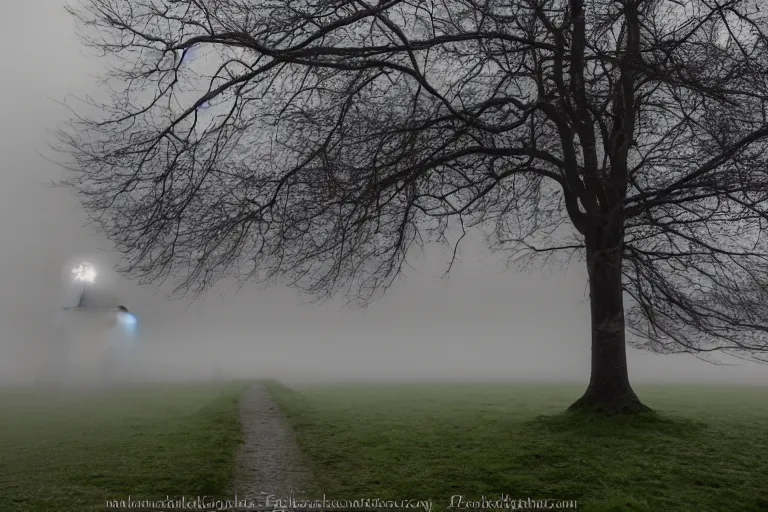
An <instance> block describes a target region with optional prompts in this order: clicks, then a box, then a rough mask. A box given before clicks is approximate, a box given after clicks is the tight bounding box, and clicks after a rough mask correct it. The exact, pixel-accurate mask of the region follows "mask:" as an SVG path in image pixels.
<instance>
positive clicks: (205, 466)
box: [0, 384, 243, 512]
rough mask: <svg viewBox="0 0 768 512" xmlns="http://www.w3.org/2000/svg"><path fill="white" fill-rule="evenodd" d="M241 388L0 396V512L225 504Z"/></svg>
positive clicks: (0, 392) (27, 392) (237, 437)
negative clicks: (174, 500)
mask: <svg viewBox="0 0 768 512" xmlns="http://www.w3.org/2000/svg"><path fill="white" fill-rule="evenodd" d="M242 388H243V385H242V384H220V385H215V384H210V385H184V386H182V385H167V386H145V387H141V388H135V389H131V390H127V389H124V390H111V391H100V392H96V391H92V392H90V393H80V394H73V393H64V392H58V393H55V392H51V391H49V392H43V391H39V390H32V389H16V390H7V389H6V390H0V511H2V512H15V511H18V512H35V511H40V512H42V511H46V512H48V511H54V510H55V511H56V512H67V511H72V512H75V511H76V512H85V511H96V510H99V511H103V510H104V509H105V506H106V500H124V499H127V497H128V495H129V494H130V495H131V497H132V498H137V499H138V498H143V499H154V500H157V499H163V498H165V497H166V495H171V496H173V495H184V496H197V495H200V496H202V495H208V496H222V495H223V494H224V493H225V492H226V490H227V487H228V486H229V484H230V483H231V481H232V477H233V471H234V461H235V453H236V449H237V446H238V444H239V442H240V428H239V423H238V418H237V400H238V397H239V394H240V392H241V390H242Z"/></svg>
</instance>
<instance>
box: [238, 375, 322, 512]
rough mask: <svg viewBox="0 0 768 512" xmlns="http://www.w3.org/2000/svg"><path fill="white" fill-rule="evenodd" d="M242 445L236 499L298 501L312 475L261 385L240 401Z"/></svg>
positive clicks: (285, 423) (279, 412)
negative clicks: (291, 497) (269, 496)
mask: <svg viewBox="0 0 768 512" xmlns="http://www.w3.org/2000/svg"><path fill="white" fill-rule="evenodd" d="M240 421H241V424H242V429H243V445H242V446H241V447H240V452H239V453H238V458H237V463H238V466H237V467H238V474H237V481H236V491H237V495H238V499H245V500H248V501H253V500H255V501H257V502H263V501H264V499H265V498H266V496H267V495H270V494H271V495H273V496H275V497H279V498H282V499H287V498H288V497H289V496H290V495H291V493H293V495H294V496H296V497H299V496H300V495H301V494H303V492H304V491H305V490H306V488H305V486H306V485H307V484H308V483H309V482H310V481H311V478H312V475H311V473H310V471H309V470H308V469H307V466H306V465H305V464H304V458H303V456H302V454H301V452H300V451H299V448H298V446H297V445H296V441H295V440H294V437H293V432H292V431H291V429H290V427H289V426H288V424H287V422H286V419H285V416H284V415H283V412H282V411H281V410H280V408H279V407H278V406H277V404H275V402H274V401H273V400H272V398H271V397H270V396H269V393H267V390H266V389H265V388H264V386H263V385H262V384H255V385H254V386H252V387H250V388H248V389H247V390H246V391H245V392H244V393H243V396H242V397H241V399H240Z"/></svg>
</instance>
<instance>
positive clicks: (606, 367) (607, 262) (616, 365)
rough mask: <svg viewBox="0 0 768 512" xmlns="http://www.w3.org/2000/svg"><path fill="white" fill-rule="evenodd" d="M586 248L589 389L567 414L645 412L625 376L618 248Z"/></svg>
mask: <svg viewBox="0 0 768 512" xmlns="http://www.w3.org/2000/svg"><path fill="white" fill-rule="evenodd" d="M589 245H592V244H588V247H587V270H588V272H589V303H590V309H591V321H592V374H591V377H590V380H589V386H588V387H587V390H586V391H585V392H584V395H583V396H582V397H581V398H579V399H578V400H577V401H576V402H575V403H574V404H573V405H571V406H570V407H569V408H568V410H569V411H582V410H583V411H593V412H606V413H635V412H642V411H648V410H649V409H648V407H646V406H645V405H643V404H642V403H641V402H640V400H639V399H638V398H637V395H635V392H634V391H633V390H632V386H630V384H629V374H628V373H627V347H626V338H625V330H624V298H623V290H622V282H621V263H622V257H621V249H620V244H617V245H618V247H614V248H610V249H596V248H590V247H589Z"/></svg>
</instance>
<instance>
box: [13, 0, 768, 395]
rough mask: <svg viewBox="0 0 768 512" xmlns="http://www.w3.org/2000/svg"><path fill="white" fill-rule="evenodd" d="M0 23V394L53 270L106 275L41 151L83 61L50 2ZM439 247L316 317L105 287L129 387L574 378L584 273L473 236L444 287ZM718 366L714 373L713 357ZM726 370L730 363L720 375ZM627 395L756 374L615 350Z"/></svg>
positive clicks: (251, 303) (90, 64)
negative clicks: (131, 338) (124, 337)
mask: <svg viewBox="0 0 768 512" xmlns="http://www.w3.org/2000/svg"><path fill="white" fill-rule="evenodd" d="M4 11H5V13H4V14H5V15H4V16H3V17H2V19H1V20H0V27H1V28H2V30H1V31H0V42H2V46H1V47H2V49H3V66H4V67H3V80H2V81H1V82H0V90H1V94H0V102H2V116H0V119H1V120H0V130H1V131H2V137H0V146H1V147H2V150H1V151H0V161H1V167H0V168H1V169H2V172H1V173H0V181H1V183H0V212H1V213H2V214H1V215H0V240H2V249H1V251H2V252H0V255H1V257H0V383H3V384H11V383H14V384H19V383H29V382H34V381H37V380H39V379H40V378H41V376H45V374H46V372H48V371H49V370H48V369H49V368H50V364H51V360H52V359H53V360H54V363H55V360H56V358H55V357H53V358H52V357H51V356H52V354H55V353H56V352H55V347H56V346H57V345H56V343H57V342H58V341H59V338H58V336H60V333H58V331H57V321H58V320H57V319H59V318H60V317H61V307H62V301H63V290H62V279H61V273H62V268H64V267H65V266H66V265H67V262H68V261H70V260H71V258H73V257H78V255H88V257H89V258H95V259H96V260H98V261H99V264H100V265H104V266H107V267H108V266H109V265H110V264H111V263H114V261H116V259H115V256H114V255H111V254H109V253H108V252H103V251H102V250H103V249H105V248H107V247H109V244H108V243H107V242H106V241H104V240H102V239H100V238H99V237H98V236H96V235H95V234H94V233H93V230H92V229H91V228H90V227H88V226H86V225H85V216H84V213H83V212H82V210H81V209H80V207H79V204H78V202H77V200H76V198H74V197H73V196H72V195H71V194H69V193H68V192H67V191H65V190H62V189H55V188H52V187H50V186H48V185H47V184H46V183H47V182H49V181H50V180H55V179H57V178H60V177H61V176H62V175H61V174H60V172H61V171H60V170H59V169H58V168H57V167H56V165H54V164H52V163H50V162H48V161H46V160H45V159H44V158H42V157H41V156H40V154H38V152H43V153H45V152H46V150H47V149H46V148H47V146H46V145H47V144H48V143H49V142H50V141H51V136H50V131H51V130H52V129H54V128H55V127H56V126H57V124H58V123H60V122H61V121H63V120H65V119H66V118H67V117H68V116H69V115H70V114H69V112H68V111H67V110H66V109H65V108H64V107H62V106H61V105H59V104H57V103H56V101H61V100H63V99H64V97H65V95H67V94H69V93H71V94H76V95H79V96H83V95H84V94H86V93H87V92H88V91H89V90H93V77H92V76H91V74H93V73H96V72H98V67H99V61H98V60H94V59H92V58H90V57H87V56H86V55H85V50H84V49H82V48H81V47H80V46H79V42H78V41H77V39H76V37H75V35H74V32H73V29H74V23H73V21H72V20H71V19H69V17H68V16H67V15H66V14H65V13H64V11H63V8H62V6H61V4H60V3H59V2H58V1H57V0H38V1H36V2H8V3H7V5H4ZM449 256H450V255H449V253H448V252H447V250H445V249H439V248H430V249H429V251H428V252H427V253H426V254H425V255H423V256H419V255H416V254H414V255H413V258H412V259H411V263H412V265H413V269H408V271H407V276H406V277H405V278H404V279H401V280H399V281H398V282H397V283H396V284H395V285H394V286H393V287H392V288H391V289H390V290H389V291H388V293H387V294H386V295H385V296H384V297H383V298H382V299H381V300H379V301H377V302H375V303H373V304H371V305H370V306H369V307H368V308H366V309H351V308H348V307H346V305H345V303H344V301H343V300H342V299H339V300H334V301H330V302H326V303H323V304H311V303H308V301H309V300H310V298H308V297H302V296H300V295H298V294H297V293H296V292H295V291H294V290H291V289H288V288H285V287H272V288H267V289H264V288H261V287H257V286H246V287H244V288H243V289H242V290H240V291H239V293H235V292H236V291H237V289H236V287H235V286H234V285H232V284H229V283H222V284H221V286H218V287H217V289H215V290H214V291H212V292H210V293H209V294H208V295H206V296H205V297H203V298H201V299H199V300H197V301H195V302H192V303H190V301H188V300H170V299H168V298H167V295H166V293H165V291H164V290H161V289H160V288H158V287H153V286H138V285H137V284H135V283H130V282H127V281H125V280H123V279H116V281H115V283H113V284H111V285H110V286H112V287H113V289H114V291H115V293H116V294H117V295H119V297H120V300H121V303H122V304H125V305H126V306H127V307H128V308H129V309H130V310H131V311H132V312H134V313H135V314H136V315H137V317H138V318H139V319H140V332H139V337H140V339H139V344H140V346H141V355H140V359H141V361H140V365H139V369H138V370H136V372H135V374H134V377H135V378H140V379H142V380H146V379H147V378H152V379H198V378H203V379H208V378H211V377H225V378H251V377H264V376H270V377H278V378H282V379H285V380H286V381H290V380H297V379H302V380H304V379H309V380H350V379H369V380H370V379H373V380H417V379H418V380H423V379H427V380H435V379H438V380H459V379H461V380H498V379H508V380H520V381H528V380H535V381H554V380H558V381H573V382H582V383H584V384H586V382H587V380H588V378H589V359H590V352H589V351H590V348H589V314H588V304H587V302H586V288H585V283H586V275H585V274H586V271H585V270H584V268H583V267H582V264H580V263H574V264H573V265H572V266H571V267H570V268H569V269H567V270H564V271H560V272H554V271H553V270H552V269H548V270H546V271H544V272H533V273H530V274H529V273H521V272H514V271H511V270H506V269H505V267H504V265H503V256H502V255H492V254H490V253H489V251H487V250H486V249H485V246H484V244H483V243H482V240H481V239H480V237H478V236H475V237H469V238H468V239H467V240H466V243H463V244H462V246H461V250H460V252H459V261H458V262H457V263H456V265H455V266H454V268H453V271H452V272H451V274H450V276H449V277H447V278H445V277H442V275H443V272H444V270H445V269H446V265H447V262H448V260H449ZM721 360H724V359H722V358H721ZM736 363H739V364H736ZM629 364H630V377H631V379H632V380H633V381H634V382H636V383H640V382H713V383H738V382H745V383H746V382H749V383H761V384H762V383H766V382H768V368H766V367H765V366H761V365H757V364H748V363H743V362H738V361H733V364H732V365H727V366H715V365H712V364H708V363H705V362H702V361H700V360H698V359H696V358H695V357H693V356H686V355H683V356H658V355H653V354H648V353H643V352H639V351H635V350H630V354H629Z"/></svg>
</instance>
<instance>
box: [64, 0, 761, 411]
mask: <svg viewBox="0 0 768 512" xmlns="http://www.w3.org/2000/svg"><path fill="white" fill-rule="evenodd" d="M82 4H83V5H82V6H81V7H78V8H69V11H70V12H71V13H72V14H73V15H74V16H75V17H76V18H77V19H78V20H79V22H80V24H81V25H80V26H81V27H82V28H83V30H82V34H81V35H82V36H83V38H84V40H85V41H86V43H87V44H89V45H91V46H92V47H94V48H97V49H98V50H101V51H103V53H104V54H105V55H107V56H108V58H107V59H105V62H107V63H109V64H110V66H111V67H110V68H109V70H108V71H106V72H105V77H104V78H105V82H104V83H105V86H106V88H105V90H107V91H109V93H110V98H111V99H109V100H106V101H96V100H90V101H88V100H85V101H86V103H87V104H88V105H89V106H88V108H91V107H94V108H96V109H97V110H96V111H95V113H91V114H87V115H86V114H81V115H80V116H78V118H77V119H75V120H74V121H73V122H72V123H71V124H69V125H67V126H66V127H64V128H63V129H62V130H61V131H60V139H59V140H60V144H59V145H58V146H57V148H58V149H60V150H61V151H64V152H65V153H66V155H68V157H71V159H69V160H67V161H66V162H65V163H64V165H66V166H67V167H68V168H70V169H72V170H74V171H75V173H74V174H73V175H72V178H71V179H69V180H68V182H67V183H68V184H69V185H71V186H72V187H74V188H75V189H76V190H77V191H78V192H79V194H80V197H81V198H82V201H83V203H84V206H85V208H86V209H87V210H88V211H89V212H90V213H91V215H92V217H93V218H94V220H95V221H96V222H97V223H98V226H99V227H100V228H101V229H102V230H103V231H104V233H105V234H106V235H107V236H108V237H109V238H110V239H111V240H112V241H114V242H115V244H116V247H117V249H118V250H120V251H122V252H123V253H124V254H125V256H126V266H125V269H124V271H126V272H127V273H129V274H131V275H134V276H136V277H138V278H141V279H144V280H149V281H157V280H162V279H165V278H166V277H168V276H172V277H174V278H175V279H176V282H177V283H178V284H179V291H181V292H183V293H197V292H200V291H202V290H205V289H206V288H207V287H209V286H210V285H211V284H212V283H214V282H215V281H216V280H218V279H221V278H223V277H229V278H237V279H239V280H241V281H242V280H248V279H255V280H270V279H273V278H276V277H281V278H283V279H287V280H288V281H289V282H290V283H292V284H293V285H294V286H297V287H301V288H302V289H304V290H307V291H309V292H311V293H313V294H316V295H318V296H329V295H331V294H334V293H336V292H339V291H341V290H342V288H345V289H346V292H347V293H348V294H350V296H352V297H353V298H356V299H359V300H361V301H363V302H365V301H368V300H370V299H371V298H372V297H373V296H374V294H375V293H377V292H381V291H383V290H384V289H386V287H387V286H388V285H389V284H390V283H391V282H392V280H393V279H394V278H395V277H396V276H397V275H398V273H399V272H400V270H401V267H402V265H403V264H404V262H405V260H406V254H407V253H408V250H409V247H411V246H412V245H414V244H416V245H418V246H420V245H422V244H423V243H425V242H426V241H430V240H433V241H442V242H444V243H449V242H448V241H447V238H446V233H448V232H449V230H450V229H451V227H452V226H456V227H457V229H463V228H464V227H465V226H470V225H471V226H486V227H487V229H486V230H485V231H486V232H487V233H490V235H489V237H490V240H489V243H490V244H491V246H492V247H493V248H495V249H501V250H506V251H512V253H513V254H514V255H516V257H517V256H520V255H521V254H526V255H530V256H531V257H535V256H543V257H547V256H549V255H551V254H552V253H556V252H563V251H564V252H565V254H566V255H569V256H573V255H582V256H584V259H585V260H586V265H587V270H588V275H589V291H590V304H591V321H592V375H591V380H590V383H589V386H588V388H587V390H586V392H585V393H584V395H583V397H582V398H580V399H579V400H578V401H577V402H576V403H575V404H573V405H572V406H571V408H572V409H590V410H594V409H602V410H608V411H614V412H616V411H619V412H632V411H641V410H645V409H646V407H645V406H644V405H643V404H642V403H641V402H640V401H639V400H638V398H637V396H636V395H635V393H634V391H633V390H632V387H631V386H630V383H629V379H628V375H627V362H626V338H625V331H629V332H630V333H631V334H633V335H634V338H633V343H636V344H637V345H638V346H640V347H643V348H647V349H650V350H653V351H657V352H691V353H702V352H708V351H714V350H720V351H725V352H731V353H733V354H735V355H737V356H741V357H753V358H758V359H759V358H760V357H761V356H760V355H761V354H762V353H764V352H765V351H766V349H768V335H767V330H768V317H767V316H766V308H765V307H764V304H765V302H764V301H762V300H761V299H763V298H764V297H765V296H766V292H768V290H766V288H765V284H766V282H768V279H767V278H768V251H767V250H766V249H767V248H768V247H767V245H768V244H767V243H766V235H768V233H767V232H766V221H767V220H768V217H767V215H766V214H767V213H768V203H767V202H766V201H767V200H768V144H767V141H768V120H767V118H766V115H767V114H766V106H767V100H768V14H766V12H768V7H766V6H765V5H762V1H761V0H509V1H506V2H500V1H498V0H442V1H436V0H83V2H82ZM761 5H762V7H761ZM201 84H204V87H202V88H199V87H200V86H201ZM452 219H453V220H452ZM491 228H492V229H491ZM521 251H524V252H523V253H521ZM525 261H527V262H530V261H539V260H538V259H535V258H534V259H529V260H525ZM625 301H626V306H625Z"/></svg>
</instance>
